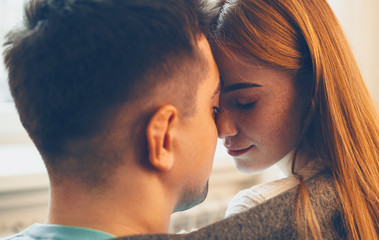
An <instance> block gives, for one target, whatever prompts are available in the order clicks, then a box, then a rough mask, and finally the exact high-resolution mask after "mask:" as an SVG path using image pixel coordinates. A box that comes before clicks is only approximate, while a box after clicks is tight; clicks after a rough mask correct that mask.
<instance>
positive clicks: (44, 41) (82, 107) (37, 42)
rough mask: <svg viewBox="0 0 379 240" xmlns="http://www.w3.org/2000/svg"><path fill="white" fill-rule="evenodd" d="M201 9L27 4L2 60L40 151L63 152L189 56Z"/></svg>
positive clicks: (70, 1) (122, 0)
mask: <svg viewBox="0 0 379 240" xmlns="http://www.w3.org/2000/svg"><path fill="white" fill-rule="evenodd" d="M200 10H201V3H200V2H199V1H197V0H33V1H30V2H29V3H28V4H27V5H26V7H25V20H24V24H23V27H22V28H19V29H16V30H14V31H13V32H11V33H10V34H8V36H7V40H6V43H5V44H4V45H5V46H6V47H7V49H6V50H5V52H4V62H5V65H6V67H7V69H8V71H9V85H10V89H11V93H12V96H13V98H14V100H15V103H16V107H17V109H18V112H19V115H20V119H21V122H22V123H23V125H24V127H25V128H26V130H27V131H28V133H29V135H30V137H31V138H32V139H33V141H34V142H35V144H36V145H37V147H38V148H39V150H40V151H42V152H43V153H46V154H48V155H57V154H58V155H59V154H62V153H63V154H64V145H65V143H66V142H67V141H70V140H71V139H75V138H82V137H90V136H92V135H94V134H96V133H97V132H98V131H99V128H101V126H103V123H104V121H107V118H109V113H108V110H109V109H112V108H113V107H114V106H117V105H121V104H122V103H124V102H126V101H128V100H130V99H133V98H136V97H138V96H139V95H140V93H141V92H140V91H139V90H138V89H145V88H149V87H153V86H155V85H159V84H165V79H164V78H162V77H160V78H159V79H153V78H152V77H151V76H169V75H170V74H172V72H173V71H178V69H179V68H180V66H181V65H182V64H185V61H186V60H185V59H188V58H194V57H195V50H194V49H195V48H196V43H197V38H198V35H199V33H201V32H202V31H203V30H205V29H206V25H207V24H206V18H205V17H204V15H202V13H201V11H200ZM193 71H197V70H196V69H193ZM147 76H149V77H147ZM194 80H195V79H194ZM188 84H189V85H190V84H193V83H188ZM195 86H197V85H196V83H195ZM51 161H52V160H51Z"/></svg>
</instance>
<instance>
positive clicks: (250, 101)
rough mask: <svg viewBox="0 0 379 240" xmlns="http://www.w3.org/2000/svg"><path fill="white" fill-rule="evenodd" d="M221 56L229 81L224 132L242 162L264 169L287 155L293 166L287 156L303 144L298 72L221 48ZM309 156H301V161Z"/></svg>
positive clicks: (221, 121) (221, 118)
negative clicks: (291, 72)
mask: <svg viewBox="0 0 379 240" xmlns="http://www.w3.org/2000/svg"><path fill="white" fill-rule="evenodd" d="M215 58H216V62H217V64H218V66H219V68H220V76H221V79H222V81H223V88H222V90H221V95H220V113H219V114H218V116H217V125H218V131H219V137H220V138H222V139H224V145H225V147H226V148H227V149H228V153H229V154H230V155H232V156H233V157H234V159H235V163H236V166H237V168H238V169H239V170H240V171H242V172H246V173H258V172H260V171H263V170H265V169H267V168H269V167H271V166H272V165H274V164H276V163H277V162H278V161H280V160H281V159H283V161H286V164H284V165H285V166H286V168H290V164H291V161H290V158H289V157H286V158H285V156H286V155H289V154H290V153H291V150H293V149H294V148H295V147H296V146H297V144H298V141H299V136H300V126H301V116H302V112H303V103H304V100H303V99H302V98H301V96H300V95H299V94H298V93H297V92H296V89H295V85H294V77H293V76H292V74H290V73H288V72H285V71H283V70H280V69H277V68H274V67H273V66H270V65H268V64H264V63H261V62H258V61H256V60H255V59H254V58H251V57H249V58H248V59H246V58H242V57H241V56H237V55H232V56H227V55H226V54H224V53H223V52H221V51H220V50H219V51H216V54H215ZM241 84H242V85H241ZM304 161H305V158H302V159H300V160H299V161H298V159H297V164H301V165H303V164H302V162H304Z"/></svg>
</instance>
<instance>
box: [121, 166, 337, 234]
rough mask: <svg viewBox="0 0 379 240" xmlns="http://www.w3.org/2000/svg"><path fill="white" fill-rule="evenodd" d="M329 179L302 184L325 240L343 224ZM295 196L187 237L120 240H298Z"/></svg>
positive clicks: (322, 176)
mask: <svg viewBox="0 0 379 240" xmlns="http://www.w3.org/2000/svg"><path fill="white" fill-rule="evenodd" d="M332 179H333V178H332V177H331V175H330V174H329V173H328V172H326V171H324V172H321V173H319V174H317V175H316V176H314V177H312V178H310V179H308V180H307V181H306V182H305V184H306V187H307V191H308V193H309V195H310V199H311V202H312V205H313V207H314V210H315V212H316V215H318V217H319V221H320V222H321V227H322V228H325V231H330V232H331V233H330V236H333V237H329V236H326V238H325V239H333V238H334V237H335V236H338V235H340V233H339V232H338V231H339V230H340V231H342V234H343V229H342V230H341V229H339V230H338V228H339V226H340V225H341V224H342V220H341V211H340V204H339V201H338V200H337V197H336V193H335V187H334V185H333V181H332ZM297 193H298V188H297V187H295V188H292V189H291V190H289V191H286V192H284V193H282V194H280V195H278V196H276V197H274V198H272V199H269V200H267V201H266V202H264V203H262V204H260V205H258V206H255V207H253V208H251V209H249V210H247V211H245V212H242V213H239V214H236V215H234V216H233V217H230V218H227V219H224V220H221V221H219V222H216V223H213V224H211V225H209V226H207V227H204V228H201V229H199V230H198V231H195V232H191V233H188V234H183V235H175V234H161V235H145V236H132V237H126V238H123V239H124V240H146V239H149V240H163V239H166V240H167V239H168V240H171V239H172V240H180V239H218V240H221V239H225V240H226V239H234V240H238V239H297V238H298V237H299V235H298V231H297V225H296V216H295V210H296V200H297V195H298V194H297ZM317 213H320V214H317ZM336 229H337V230H336Z"/></svg>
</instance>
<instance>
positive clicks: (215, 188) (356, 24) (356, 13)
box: [0, 0, 379, 237]
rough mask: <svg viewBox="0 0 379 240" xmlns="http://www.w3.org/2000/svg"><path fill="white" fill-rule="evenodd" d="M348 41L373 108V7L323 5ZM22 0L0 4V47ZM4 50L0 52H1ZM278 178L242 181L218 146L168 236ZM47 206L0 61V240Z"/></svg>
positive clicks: (378, 96)
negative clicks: (205, 190) (201, 192)
mask: <svg viewBox="0 0 379 240" xmlns="http://www.w3.org/2000/svg"><path fill="white" fill-rule="evenodd" d="M329 3H330V5H331V6H332V8H333V9H334V11H335V13H336V15H337V17H338V18H339V20H340V22H341V24H342V26H343V28H344V30H345V33H346V35H347V37H348V39H349V41H350V44H351V46H352V48H353V51H354V53H355V56H356V58H357V61H358V64H359V65H360V67H361V70H362V74H363V76H364V79H365V81H366V84H367V87H368V89H369V91H370V93H371V95H372V97H373V99H374V101H375V103H376V105H377V106H379V81H378V76H379V60H378V59H377V58H378V56H379V14H377V12H378V10H379V1H378V0H359V1H358V0H329ZM23 4H24V0H0V42H1V45H2V44H3V42H4V35H5V34H6V33H7V32H8V31H9V30H10V29H11V28H12V27H14V26H15V25H16V24H18V23H19V22H20V21H22V9H23ZM3 50H4V48H3V47H1V52H3ZM280 177H282V175H281V172H280V171H279V170H278V169H276V168H275V167H273V168H271V169H268V170H267V171H266V172H264V173H262V174H259V175H254V176H252V175H246V174H243V173H239V172H238V171H237V170H236V169H235V168H234V163H233V160H232V159H231V157H230V156H228V155H227V153H226V151H225V149H224V148H223V146H222V142H219V144H218V146H217V150H216V154H215V162H214V169H213V171H212V175H211V178H210V191H209V195H208V198H207V200H206V201H205V202H204V203H202V204H200V205H199V206H197V207H195V208H193V209H191V210H188V211H186V212H180V213H175V214H173V216H172V220H171V225H170V232H178V231H180V230H183V229H184V230H190V229H192V228H198V227H201V226H203V225H206V224H209V223H211V222H215V221H217V220H220V219H222V218H223V217H224V211H225V209H226V205H227V203H228V201H229V200H230V198H231V197H232V196H233V195H234V194H236V193H237V192H238V191H239V190H242V189H244V188H247V187H251V186H252V185H255V184H257V183H262V182H267V181H271V180H273V179H277V178H280ZM47 204H48V178H47V175H46V171H45V167H44V165H43V163H42V160H41V158H40V155H39V154H38V152H37V150H36V149H35V148H34V146H33V145H32V143H31V141H30V139H29V137H28V136H27V134H26V132H25V131H24V129H23V128H22V126H21V124H20V122H19V119H18V116H17V112H16V110H15V107H14V104H13V102H12V99H11V96H10V94H9V90H8V86H7V74H6V72H5V69H4V66H3V62H2V61H0V237H2V236H5V235H8V234H11V233H14V232H17V231H20V230H22V229H24V228H26V227H27V226H29V225H30V224H32V223H33V222H43V220H44V217H45V214H46V210H47Z"/></svg>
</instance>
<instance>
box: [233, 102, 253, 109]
mask: <svg viewBox="0 0 379 240" xmlns="http://www.w3.org/2000/svg"><path fill="white" fill-rule="evenodd" d="M256 103H257V101H253V102H248V103H240V102H238V101H236V107H237V108H239V109H241V110H250V109H252V108H253V107H254V106H255V104H256Z"/></svg>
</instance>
